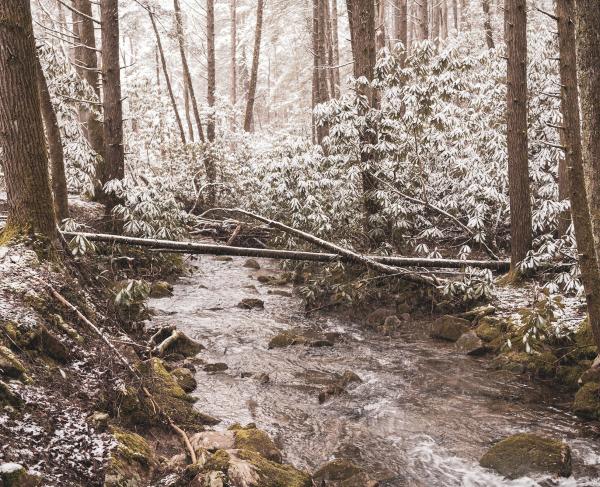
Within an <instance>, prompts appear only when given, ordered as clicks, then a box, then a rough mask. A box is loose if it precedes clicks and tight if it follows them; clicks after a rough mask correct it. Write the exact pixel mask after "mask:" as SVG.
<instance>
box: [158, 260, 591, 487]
mask: <svg viewBox="0 0 600 487" xmlns="http://www.w3.org/2000/svg"><path fill="white" fill-rule="evenodd" d="M256 264H258V265H256ZM278 275H280V271H279V270H278V269H277V267H276V266H275V264H274V263H271V262H269V261H260V262H258V263H257V262H250V263H249V264H248V263H246V262H245V259H229V258H210V257H208V258H203V259H202V261H201V263H198V265H197V268H196V271H195V272H194V274H193V275H192V276H190V277H186V278H182V279H180V280H179V281H178V283H177V284H176V285H175V287H174V294H173V296H172V297H167V298H163V299H154V300H152V301H151V302H150V306H151V307H152V308H153V309H154V311H155V317H154V319H153V321H152V323H151V324H152V326H162V325H173V324H175V325H176V326H177V327H178V329H180V330H181V331H183V332H184V333H186V334H187V335H188V336H190V337H191V338H193V339H194V340H197V341H198V342H200V343H201V344H203V345H204V347H205V349H204V350H202V351H201V352H200V354H199V355H198V357H197V359H196V364H195V367H194V368H195V374H194V375H195V379H196V381H197V384H198V385H197V388H196V389H195V390H194V391H193V392H192V395H193V396H194V397H195V398H197V402H196V407H197V408H198V409H199V410H200V411H202V412H203V413H205V414H208V415H210V416H214V417H216V418H219V419H220V420H221V423H220V424H218V425H217V426H215V427H213V429H214V430H215V431H217V432H220V433H215V435H217V436H216V437H212V438H209V439H208V440H206V441H209V442H210V441H213V442H214V441H217V446H218V444H219V443H218V442H219V441H221V442H222V441H230V440H231V438H232V436H233V435H234V433H232V431H238V432H237V433H235V435H239V430H240V426H239V425H246V424H251V426H250V429H252V428H253V426H252V425H256V426H257V427H258V428H260V430H264V431H265V432H267V433H268V434H269V436H270V437H271V438H272V439H273V440H274V443H273V447H274V448H276V449H277V451H281V454H282V456H283V459H284V461H285V462H286V463H289V464H292V465H294V466H295V467H297V468H299V469H303V470H306V471H309V472H314V471H315V470H317V469H318V468H319V467H320V466H322V465H323V464H326V463H327V462H331V461H335V462H338V463H340V465H342V464H343V462H352V463H353V464H355V465H356V466H358V467H360V468H361V469H363V473H360V475H365V476H366V477H364V478H363V477H359V476H355V477H353V478H354V480H350V483H347V484H343V485H355V486H359V485H371V484H369V482H370V481H380V484H379V485H387V486H404V485H406V486H459V485H469V486H495V485H498V486H500V485H513V486H517V485H518V486H535V485H564V486H593V485H600V442H599V441H598V438H597V436H596V435H595V433H594V431H593V428H592V427H591V426H588V425H586V423H583V422H580V421H579V420H578V419H577V418H576V417H574V416H573V415H572V414H571V413H570V412H569V408H568V405H569V404H568V403H569V401H570V400H571V399H572V397H571V396H568V395H565V396H563V395H561V394H559V393H557V392H556V391H553V390H549V389H544V388H542V387H540V386H539V385H532V384H531V383H529V382H526V381H524V380H522V379H521V378H520V377H519V376H518V375H515V374H514V373H513V372H510V371H506V370H491V368H490V367H489V364H490V361H489V359H487V358H482V357H477V356H473V355H466V354H465V353H464V350H461V347H460V346H459V347H457V346H456V345H455V344H454V343H450V342H447V341H446V342H444V341H436V340H433V339H431V338H430V336H429V334H430V329H431V323H430V322H428V321H427V320H423V319H413V318H412V317H411V316H410V315H405V316H401V317H398V319H392V320H387V321H386V320H384V322H383V325H386V324H387V326H388V328H386V326H383V328H382V327H379V329H378V330H373V329H371V328H369V327H368V326H365V324H364V323H361V322H359V320H353V319H351V317H350V318H349V319H348V318H346V319H342V318H340V317H338V316H322V315H321V316H319V315H317V316H315V315H313V316H311V317H306V316H305V313H304V309H303V307H302V304H301V301H300V299H299V298H297V297H294V296H293V294H292V288H291V286H290V285H289V284H286V282H285V279H280V278H278ZM465 346H467V347H469V346H471V345H469V344H468V343H467V344H465ZM232 427H233V429H231V428H232ZM242 431H243V428H242ZM521 433H527V434H535V435H539V436H541V437H542V438H553V439H556V440H558V442H554V443H553V444H552V445H547V444H545V443H543V442H542V443H540V444H536V443H535V441H537V440H536V439H535V437H534V439H533V441H534V444H533V446H532V444H531V443H528V441H529V440H528V439H527V438H525V440H523V438H522V435H521V436H518V437H516V438H517V440H516V442H517V445H518V448H522V450H520V451H524V452H526V453H527V452H529V453H531V452H533V451H537V450H536V448H538V447H539V448H545V446H544V445H546V446H550V447H556V448H555V450H554V453H555V454H557V455H558V457H557V458H558V460H557V462H558V463H561V462H562V463H564V462H566V461H568V460H569V459H568V458H565V454H564V453H561V452H563V450H562V448H563V447H564V445H565V444H566V445H568V446H569V447H570V453H571V456H572V459H571V463H572V475H571V476H570V477H560V476H558V475H556V476H555V475H553V474H541V473H540V474H532V475H530V476H527V475H525V476H521V477H519V478H517V479H514V480H509V479H508V478H506V477H504V476H502V475H500V474H498V473H495V472H494V471H492V470H491V469H486V468H483V467H482V466H480V464H479V460H480V459H481V457H482V456H483V455H484V453H486V452H487V451H488V450H489V448H490V447H491V446H492V445H494V444H497V443H498V442H499V441H500V440H502V439H503V438H506V437H509V436H510V435H515V434H521ZM196 441H205V439H202V438H200V439H198V438H196ZM561 441H564V443H561ZM213 446H214V445H213ZM498 451H499V452H500V453H499V454H500V455H502V454H503V450H502V445H501V447H500V449H499V450H498ZM517 451H519V450H517ZM565 451H566V450H565ZM511 452H513V453H511V454H513V457H510V455H509V456H508V457H506V456H504V457H497V458H500V460H498V459H497V458H496V459H493V458H492V459H491V460H490V458H489V457H488V462H487V464H489V465H490V466H494V463H493V462H494V461H496V462H502V461H505V463H506V462H509V463H511V462H512V463H514V462H515V460H514V450H511ZM267 457H268V455H267ZM502 458H504V460H502ZM490 462H491V463H490ZM562 463H561V465H562ZM484 464H486V463H485V462H484ZM338 466H339V465H338ZM496 467H497V465H496ZM329 468H330V469H331V468H333V469H334V470H335V468H336V463H334V464H330V466H329ZM340 468H341V467H340ZM497 469H498V468H497ZM342 470H343V469H342ZM526 470H527V469H525V471H524V472H521V473H526ZM534 470H535V469H534ZM541 470H544V469H543V468H541ZM569 470H571V469H569ZM345 471H346V473H345V474H347V473H348V472H347V469H346V470H345ZM500 471H502V468H500ZM550 471H553V470H550ZM355 473H356V472H355ZM504 473H506V474H507V475H509V476H510V472H504ZM555 473H556V474H560V473H562V474H565V473H568V472H564V471H562V472H561V471H560V468H559V469H558V470H556V471H555ZM320 475H321V476H320V477H319V478H326V476H327V475H329V474H327V473H326V474H325V477H323V475H324V474H323V471H322V472H321V474H320ZM356 475H359V474H358V473H356ZM367 477H368V479H369V480H367ZM359 478H360V480H359ZM331 485H333V484H331ZM336 485H337V484H336ZM339 485H342V484H339ZM373 485H374V484H373Z"/></svg>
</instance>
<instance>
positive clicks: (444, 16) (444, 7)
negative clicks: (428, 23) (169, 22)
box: [440, 0, 448, 40]
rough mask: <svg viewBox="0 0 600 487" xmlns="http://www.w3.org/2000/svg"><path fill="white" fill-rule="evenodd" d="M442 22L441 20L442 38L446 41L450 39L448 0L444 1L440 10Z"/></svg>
mask: <svg viewBox="0 0 600 487" xmlns="http://www.w3.org/2000/svg"><path fill="white" fill-rule="evenodd" d="M440 12H441V20H440V36H441V38H442V39H444V40H446V39H447V38H448V3H447V0H442V5H441V8H440Z"/></svg>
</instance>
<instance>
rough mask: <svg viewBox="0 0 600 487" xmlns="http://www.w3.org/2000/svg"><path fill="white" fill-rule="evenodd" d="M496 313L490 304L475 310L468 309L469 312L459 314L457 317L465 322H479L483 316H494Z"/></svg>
mask: <svg viewBox="0 0 600 487" xmlns="http://www.w3.org/2000/svg"><path fill="white" fill-rule="evenodd" d="M495 312H496V307H495V306H492V305H491V304H488V305H484V306H478V307H476V308H473V309H470V310H469V311H465V312H464V313H460V314H459V315H458V316H460V317H461V318H464V319H466V320H472V321H474V320H479V319H481V318H483V317H484V316H488V315H491V314H494V313H495Z"/></svg>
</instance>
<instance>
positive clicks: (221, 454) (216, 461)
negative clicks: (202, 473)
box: [204, 450, 231, 473]
mask: <svg viewBox="0 0 600 487" xmlns="http://www.w3.org/2000/svg"><path fill="white" fill-rule="evenodd" d="M230 460H231V457H230V456H229V453H227V452H226V451H225V450H217V451H216V452H215V453H214V454H212V455H211V456H210V458H209V459H208V460H207V461H206V463H205V464H204V470H206V471H217V472H223V473H227V469H228V468H229V462H230Z"/></svg>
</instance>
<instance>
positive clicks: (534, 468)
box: [479, 433, 571, 479]
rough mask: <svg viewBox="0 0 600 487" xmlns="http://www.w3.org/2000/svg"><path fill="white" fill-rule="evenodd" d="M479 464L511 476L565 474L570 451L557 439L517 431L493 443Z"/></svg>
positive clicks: (569, 465)
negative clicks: (517, 432) (515, 433)
mask: <svg viewBox="0 0 600 487" xmlns="http://www.w3.org/2000/svg"><path fill="white" fill-rule="evenodd" d="M479 463H480V464H481V466H482V467H485V468H491V469H493V470H496V471H497V472H499V473H500V474H502V475H504V476H505V477H508V478H511V479H515V478H518V477H522V476H525V475H529V474H535V473H542V474H554V475H560V476H561V477H568V476H570V475H571V450H570V448H569V447H568V445H567V444H566V443H563V442H562V441H560V440H553V439H549V438H543V437H540V436H537V435H533V434H527V433H520V434H517V435H513V436H510V437H508V438H506V439H504V440H502V441H500V442H499V443H497V444H496V445H494V446H493V447H492V448H490V449H489V450H488V451H487V453H486V454H485V455H484V456H483V457H482V458H481V460H480V462H479Z"/></svg>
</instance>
